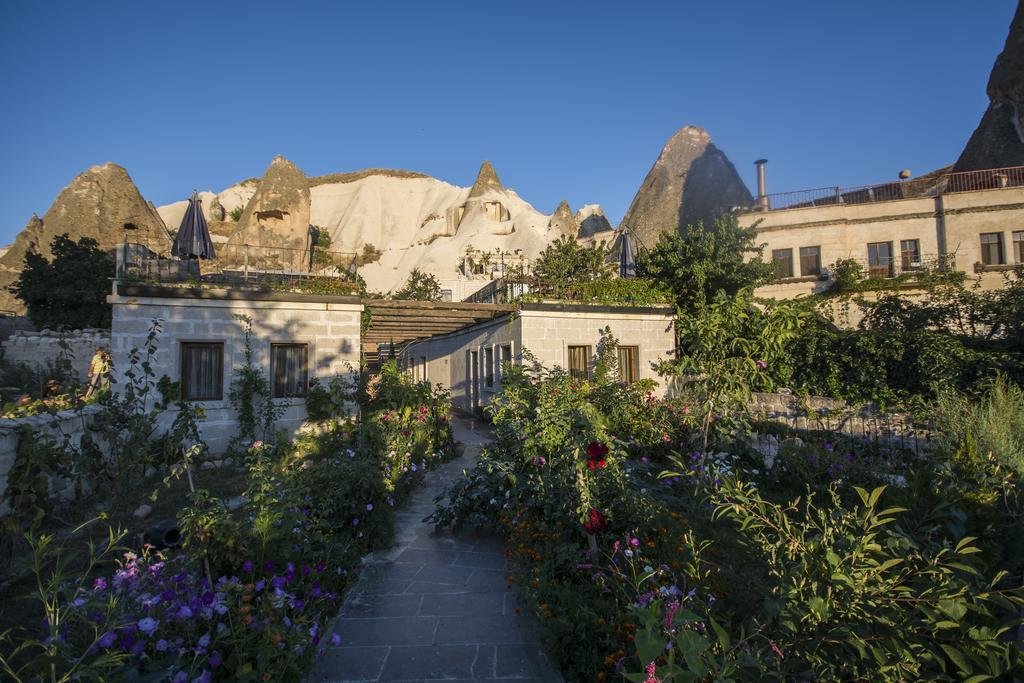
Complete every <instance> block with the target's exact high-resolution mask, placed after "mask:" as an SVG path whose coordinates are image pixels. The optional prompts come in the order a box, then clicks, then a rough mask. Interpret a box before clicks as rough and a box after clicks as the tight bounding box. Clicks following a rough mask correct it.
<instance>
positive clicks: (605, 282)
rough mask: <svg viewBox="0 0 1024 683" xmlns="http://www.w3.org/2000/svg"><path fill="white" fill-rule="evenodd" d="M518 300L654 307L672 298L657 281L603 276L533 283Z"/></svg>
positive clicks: (668, 301) (669, 301) (670, 301)
mask: <svg viewBox="0 0 1024 683" xmlns="http://www.w3.org/2000/svg"><path fill="white" fill-rule="evenodd" d="M534 287H535V289H533V290H531V291H528V292H524V293H523V294H522V295H521V296H520V297H519V300H520V301H526V302H530V301H544V300H545V299H564V300H568V301H572V302H574V303H586V304H598V305H601V306H655V305H658V304H668V303H672V297H671V295H670V294H668V293H667V292H666V291H665V290H664V289H663V288H662V287H661V286H660V285H659V284H658V283H656V282H654V281H653V280H647V279H643V278H632V277H630V278H605V279H598V280H576V281H571V282H568V283H563V282H560V281H555V282H550V283H548V282H543V283H534Z"/></svg>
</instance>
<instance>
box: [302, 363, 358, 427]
mask: <svg viewBox="0 0 1024 683" xmlns="http://www.w3.org/2000/svg"><path fill="white" fill-rule="evenodd" d="M350 374H355V373H350ZM357 393H358V387H357V386H356V384H355V382H354V381H353V380H352V379H351V378H350V377H345V376H342V375H336V376H334V377H331V379H330V380H328V381H327V383H326V384H324V383H321V382H320V380H318V379H314V380H312V381H311V382H310V385H309V390H308V391H307V392H306V415H307V416H308V417H309V419H310V420H312V421H314V422H322V421H324V420H338V419H342V418H345V417H347V416H348V412H349V408H350V407H351V406H353V405H354V404H355V402H356V400H357Z"/></svg>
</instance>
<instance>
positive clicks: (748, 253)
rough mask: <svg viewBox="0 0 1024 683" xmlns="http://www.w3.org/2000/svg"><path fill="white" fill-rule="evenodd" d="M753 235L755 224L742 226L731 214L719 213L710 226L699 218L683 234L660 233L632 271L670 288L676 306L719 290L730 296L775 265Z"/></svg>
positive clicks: (684, 307) (691, 304) (687, 307)
mask: <svg viewBox="0 0 1024 683" xmlns="http://www.w3.org/2000/svg"><path fill="white" fill-rule="evenodd" d="M756 237H757V231H756V226H751V227H748V228H744V227H741V226H740V225H739V223H738V222H737V221H736V217H735V216H732V215H723V216H720V217H719V218H718V219H717V220H716V221H715V226H714V228H713V229H710V230H709V229H706V228H705V227H704V224H703V223H701V222H698V223H697V224H696V225H692V226H690V227H689V229H688V230H687V233H686V236H685V237H683V236H681V235H679V234H678V233H676V232H671V233H662V235H661V237H660V238H659V239H658V243H657V244H656V245H655V247H654V249H653V250H651V251H649V252H644V251H641V252H640V253H639V254H638V256H637V275H638V276H640V277H647V278H650V279H652V280H654V281H656V282H658V283H659V284H661V285H662V286H664V287H666V288H668V289H669V290H670V291H672V293H673V294H674V295H675V297H676V305H677V306H678V307H679V309H680V310H681V311H687V312H690V311H694V310H696V309H697V307H699V306H700V305H703V304H707V303H710V302H711V301H713V300H714V298H715V296H716V295H717V293H718V292H724V293H725V294H726V296H734V295H735V294H737V293H738V292H739V291H740V290H741V289H743V288H745V287H758V286H760V285H763V284H765V283H767V282H769V281H770V280H771V279H772V276H773V274H774V267H773V266H772V264H771V263H765V262H764V261H763V260H762V258H761V254H762V250H763V245H760V246H759V245H757V244H756V243H755V242H754V240H755V238H756Z"/></svg>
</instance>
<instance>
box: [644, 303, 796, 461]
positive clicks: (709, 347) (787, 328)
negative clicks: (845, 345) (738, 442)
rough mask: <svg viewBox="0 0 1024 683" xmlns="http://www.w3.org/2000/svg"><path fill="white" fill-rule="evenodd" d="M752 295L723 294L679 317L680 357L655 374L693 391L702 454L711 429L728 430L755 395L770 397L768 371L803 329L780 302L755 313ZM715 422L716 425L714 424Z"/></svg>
mask: <svg viewBox="0 0 1024 683" xmlns="http://www.w3.org/2000/svg"><path fill="white" fill-rule="evenodd" d="M753 296H754V295H753V291H752V289H751V288H749V287H748V288H745V289H743V290H741V291H740V292H739V293H737V294H736V295H735V296H728V295H727V294H726V293H725V292H724V291H723V290H719V291H718V292H717V293H716V294H715V298H714V300H713V301H712V302H711V303H709V304H707V305H704V304H701V305H700V306H698V309H697V311H696V312H695V313H692V314H688V315H683V316H680V317H679V320H678V321H677V323H676V329H677V331H678V335H679V344H680V348H679V357H678V358H676V359H673V360H666V361H662V362H661V364H660V366H659V368H658V372H659V373H661V374H664V375H669V376H672V375H674V376H678V377H680V378H681V379H682V380H683V381H684V382H685V383H686V385H687V386H688V387H689V388H690V389H693V390H695V392H696V394H697V398H698V399H699V401H698V406H699V408H698V409H699V410H700V411H701V415H700V416H699V417H700V418H701V423H702V431H703V439H704V444H703V445H704V450H707V444H708V440H709V437H710V436H711V432H712V428H713V427H717V428H718V429H721V430H723V431H728V430H729V427H730V425H729V420H728V419H723V418H729V416H730V415H732V414H742V413H743V412H744V410H745V408H746V405H747V404H748V403H749V400H750V393H751V391H752V390H755V389H762V390H767V391H770V390H771V389H772V376H773V375H772V373H771V372H769V368H770V367H771V366H772V365H773V364H774V363H776V362H777V360H778V359H779V358H780V357H781V356H782V354H783V350H784V348H785V344H786V342H787V341H788V340H790V339H792V338H793V337H794V336H795V335H796V334H797V332H798V330H799V328H800V325H801V324H802V323H803V317H804V314H803V312H802V311H801V307H800V306H798V305H794V304H792V303H790V302H779V303H774V304H772V305H770V306H768V307H767V308H765V309H763V310H762V309H759V308H757V307H756V306H754V298H753ZM716 419H719V420H720V421H719V423H718V424H717V425H713V422H714V421H715V420H716Z"/></svg>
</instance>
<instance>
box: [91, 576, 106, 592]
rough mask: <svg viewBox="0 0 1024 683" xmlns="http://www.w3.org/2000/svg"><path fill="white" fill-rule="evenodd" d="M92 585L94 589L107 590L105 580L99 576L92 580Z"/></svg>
mask: <svg viewBox="0 0 1024 683" xmlns="http://www.w3.org/2000/svg"><path fill="white" fill-rule="evenodd" d="M92 587H93V589H94V590H98V591H105V590H107V580H106V579H104V578H103V577H102V576H100V577H99V578H97V579H96V580H95V581H93V583H92Z"/></svg>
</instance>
